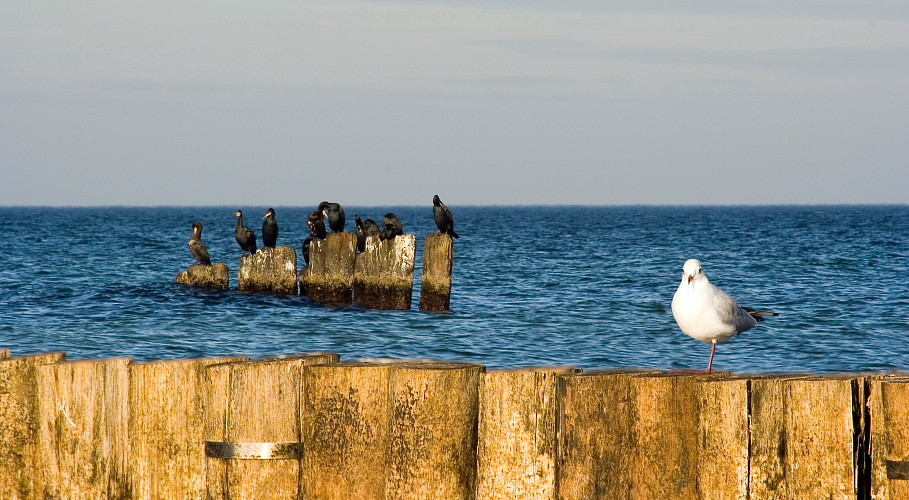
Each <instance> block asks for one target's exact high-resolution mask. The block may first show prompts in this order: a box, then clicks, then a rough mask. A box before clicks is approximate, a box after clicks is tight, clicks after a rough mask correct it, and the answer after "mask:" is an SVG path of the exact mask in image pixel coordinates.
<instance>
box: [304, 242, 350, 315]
mask: <svg viewBox="0 0 909 500" xmlns="http://www.w3.org/2000/svg"><path fill="white" fill-rule="evenodd" d="M356 257H357V235H356V234H354V233H329V234H328V236H327V237H326V238H325V239H313V240H312V242H311V243H310V246H309V265H308V266H306V267H304V268H303V269H302V270H301V271H300V289H301V290H304V289H305V290H306V291H307V294H308V295H309V296H310V297H311V298H312V299H313V300H316V301H319V302H325V303H329V304H350V302H351V300H352V299H353V281H354V261H355V259H356Z"/></svg>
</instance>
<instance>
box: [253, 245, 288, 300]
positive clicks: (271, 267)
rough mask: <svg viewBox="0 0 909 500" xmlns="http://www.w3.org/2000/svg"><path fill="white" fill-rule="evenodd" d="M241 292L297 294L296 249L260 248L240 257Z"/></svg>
mask: <svg viewBox="0 0 909 500" xmlns="http://www.w3.org/2000/svg"><path fill="white" fill-rule="evenodd" d="M239 289H240V291H241V292H268V293H280V294H284V295H296V294H297V251H296V249H294V248H293V247H276V248H260V249H259V251H257V252H256V253H254V254H252V255H243V256H242V257H240V271H239Z"/></svg>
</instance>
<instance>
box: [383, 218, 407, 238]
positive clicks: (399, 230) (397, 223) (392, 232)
mask: <svg viewBox="0 0 909 500" xmlns="http://www.w3.org/2000/svg"><path fill="white" fill-rule="evenodd" d="M382 222H383V223H384V224H385V229H383V230H382V232H381V233H379V239H380V240H383V241H384V240H390V239H393V238H394V237H395V236H400V235H402V234H404V225H403V224H401V220H400V219H398V216H397V215H395V214H393V213H387V214H385V217H384V218H383V219H382Z"/></svg>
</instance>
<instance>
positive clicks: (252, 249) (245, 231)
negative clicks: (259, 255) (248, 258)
mask: <svg viewBox="0 0 909 500" xmlns="http://www.w3.org/2000/svg"><path fill="white" fill-rule="evenodd" d="M236 216H237V229H235V230H234V236H236V238H237V243H239V244H240V248H241V249H243V251H244V252H249V253H251V254H252V253H256V233H254V232H252V229H250V228H248V227H246V226H244V225H243V212H242V211H241V210H237V212H236Z"/></svg>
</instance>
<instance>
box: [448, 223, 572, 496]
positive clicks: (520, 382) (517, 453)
mask: <svg viewBox="0 0 909 500" xmlns="http://www.w3.org/2000/svg"><path fill="white" fill-rule="evenodd" d="M440 234H441V233H440ZM444 236H448V235H447V234H446V235H444ZM449 238H450V237H449ZM579 372H580V370H579V369H577V368H570V367H552V368H527V369H517V370H495V371H488V372H486V373H484V374H483V375H482V376H481V378H480V410H479V412H480V413H479V426H478V431H477V439H478V443H477V497H478V498H486V499H502V500H513V499H520V498H528V499H530V498H533V499H539V500H542V499H555V498H557V493H558V492H557V490H556V484H557V474H556V459H557V448H558V447H557V443H558V426H557V425H556V422H557V420H558V404H557V402H558V400H557V398H556V386H557V381H558V377H559V376H560V375H566V374H576V373H579Z"/></svg>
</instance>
